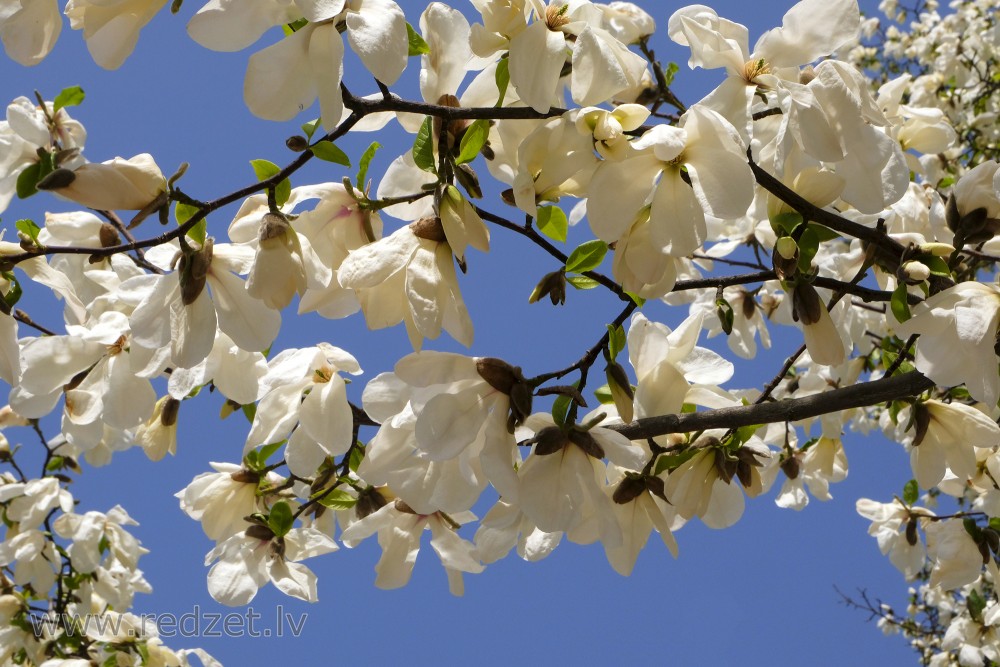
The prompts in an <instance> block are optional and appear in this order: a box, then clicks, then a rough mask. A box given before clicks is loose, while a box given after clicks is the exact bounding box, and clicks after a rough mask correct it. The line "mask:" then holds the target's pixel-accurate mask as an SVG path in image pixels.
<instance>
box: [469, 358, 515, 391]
mask: <svg viewBox="0 0 1000 667" xmlns="http://www.w3.org/2000/svg"><path fill="white" fill-rule="evenodd" d="M476 372H478V373H479V377H481V378H483V379H484V380H486V382H487V384H489V385H490V386H491V387H493V388H494V389H496V390H497V391H500V392H503V393H505V394H507V395H510V390H511V387H513V386H514V383H515V382H517V381H519V380H522V379H523V377H522V376H521V370H520V369H519V368H517V367H515V366H511V365H510V364H508V363H507V362H506V361H504V360H503V359H497V358H496V357H478V358H477V359H476Z"/></svg>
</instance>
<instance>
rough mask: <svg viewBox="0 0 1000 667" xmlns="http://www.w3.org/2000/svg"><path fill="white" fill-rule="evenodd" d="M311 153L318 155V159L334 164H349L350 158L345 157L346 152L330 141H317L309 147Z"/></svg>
mask: <svg viewBox="0 0 1000 667" xmlns="http://www.w3.org/2000/svg"><path fill="white" fill-rule="evenodd" d="M309 150H310V151H312V154H313V155H315V156H316V157H318V158H319V159H320V160H324V161H326V162H333V163H334V164H342V165H344V166H345V167H350V166H351V158H349V157H347V153H345V152H344V151H342V150H340V149H339V148H337V146H336V144H334V143H333V142H332V141H327V140H326V139H324V140H323V141H320V142H317V143H316V144H313V145H312V146H310V147H309Z"/></svg>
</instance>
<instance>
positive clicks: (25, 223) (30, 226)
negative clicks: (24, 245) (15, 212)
mask: <svg viewBox="0 0 1000 667" xmlns="http://www.w3.org/2000/svg"><path fill="white" fill-rule="evenodd" d="M14 227H15V228H16V229H17V231H19V232H21V233H22V234H24V235H25V236H27V237H28V238H29V239H31V242H32V243H34V244H35V245H36V246H37V245H41V244H39V243H38V232H40V231H42V230H41V228H40V227H39V226H38V225H36V224H35V221H34V220H29V219H27V218H24V219H22V220H18V221H17V222H15V223H14Z"/></svg>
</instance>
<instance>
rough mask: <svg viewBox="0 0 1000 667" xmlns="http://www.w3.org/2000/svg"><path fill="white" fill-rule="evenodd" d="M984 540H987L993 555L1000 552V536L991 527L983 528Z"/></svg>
mask: <svg viewBox="0 0 1000 667" xmlns="http://www.w3.org/2000/svg"><path fill="white" fill-rule="evenodd" d="M983 538H984V539H985V540H986V545H987V546H988V547H989V548H990V551H992V552H993V553H998V552H1000V534H998V533H997V531H995V530H994V529H992V528H990V527H988V526H987V527H986V528H983Z"/></svg>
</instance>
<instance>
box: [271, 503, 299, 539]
mask: <svg viewBox="0 0 1000 667" xmlns="http://www.w3.org/2000/svg"><path fill="white" fill-rule="evenodd" d="M293 523H295V519H293V518H292V508H291V507H290V506H289V505H288V503H287V502H285V501H284V500H279V501H278V502H276V503H274V505H273V506H272V507H271V513H270V514H268V515H267V527H268V528H270V529H271V532H273V533H274V534H275V535H276V536H277V537H283V536H285V535H287V534H288V531H290V530H291V529H292V524H293Z"/></svg>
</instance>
